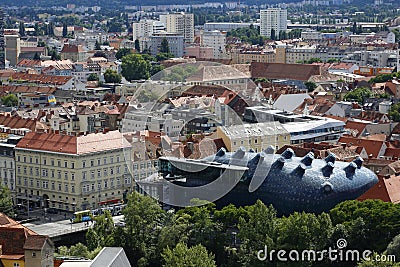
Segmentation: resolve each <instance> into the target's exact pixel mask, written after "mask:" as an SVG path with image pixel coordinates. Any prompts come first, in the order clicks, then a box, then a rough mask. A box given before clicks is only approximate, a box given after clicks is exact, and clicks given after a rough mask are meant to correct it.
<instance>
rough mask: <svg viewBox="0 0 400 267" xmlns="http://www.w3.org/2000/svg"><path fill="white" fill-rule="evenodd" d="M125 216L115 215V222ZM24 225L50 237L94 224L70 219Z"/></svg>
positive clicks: (80, 229)
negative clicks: (73, 221)
mask: <svg viewBox="0 0 400 267" xmlns="http://www.w3.org/2000/svg"><path fill="white" fill-rule="evenodd" d="M123 218H124V215H119V216H114V217H113V220H114V223H118V222H120V221H121V220H122V219H123ZM23 225H24V226H25V227H28V228H29V229H31V230H32V231H35V232H36V233H38V234H40V235H47V236H50V237H54V236H59V235H64V234H68V233H73V232H78V231H83V230H86V229H88V228H90V227H92V226H93V225H92V224H91V223H90V222H89V224H88V225H86V224H85V223H84V222H81V223H73V224H71V222H70V220H62V221H56V222H47V223H41V224H38V223H37V222H32V223H24V224H23Z"/></svg>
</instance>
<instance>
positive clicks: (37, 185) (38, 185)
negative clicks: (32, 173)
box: [36, 180, 40, 188]
mask: <svg viewBox="0 0 400 267" xmlns="http://www.w3.org/2000/svg"><path fill="white" fill-rule="evenodd" d="M36 187H37V188H40V181H39V180H37V181H36Z"/></svg>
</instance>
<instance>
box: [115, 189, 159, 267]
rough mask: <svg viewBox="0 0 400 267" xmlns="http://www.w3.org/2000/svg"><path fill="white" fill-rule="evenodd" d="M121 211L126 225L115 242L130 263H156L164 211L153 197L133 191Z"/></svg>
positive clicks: (149, 264) (157, 261)
mask: <svg viewBox="0 0 400 267" xmlns="http://www.w3.org/2000/svg"><path fill="white" fill-rule="evenodd" d="M123 213H124V215H125V222H126V227H125V228H124V232H123V235H122V238H121V236H119V237H118V239H116V241H117V242H116V243H117V244H120V245H121V244H122V246H123V247H124V249H125V251H126V254H127V255H128V257H129V259H130V262H131V263H132V265H141V266H145V265H147V266H153V265H157V263H159V262H160V261H161V258H160V257H161V253H160V251H159V249H158V240H159V237H160V232H161V229H162V226H163V224H164V218H165V212H164V211H163V210H162V209H161V207H160V205H159V204H158V203H157V201H156V200H155V199H153V198H151V197H150V196H143V195H140V194H139V193H137V192H133V193H132V194H131V195H130V196H129V197H128V203H127V206H126V207H125V209H124V211H123Z"/></svg>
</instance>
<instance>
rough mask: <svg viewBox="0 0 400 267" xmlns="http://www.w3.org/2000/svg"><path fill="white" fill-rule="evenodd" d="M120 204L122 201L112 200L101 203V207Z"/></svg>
mask: <svg viewBox="0 0 400 267" xmlns="http://www.w3.org/2000/svg"><path fill="white" fill-rule="evenodd" d="M119 202H121V199H110V200H106V201H101V202H99V205H107V204H117V203H119Z"/></svg>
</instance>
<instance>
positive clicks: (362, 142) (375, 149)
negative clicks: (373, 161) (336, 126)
mask: <svg viewBox="0 0 400 267" xmlns="http://www.w3.org/2000/svg"><path fill="white" fill-rule="evenodd" d="M339 143H346V144H347V145H349V144H350V143H351V144H352V145H356V146H362V147H364V148H365V151H367V154H368V155H369V156H371V155H372V157H373V158H377V157H378V156H379V152H380V150H381V148H382V146H383V145H384V143H385V142H384V141H376V140H367V139H361V138H353V137H347V136H342V137H340V138H339Z"/></svg>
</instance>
